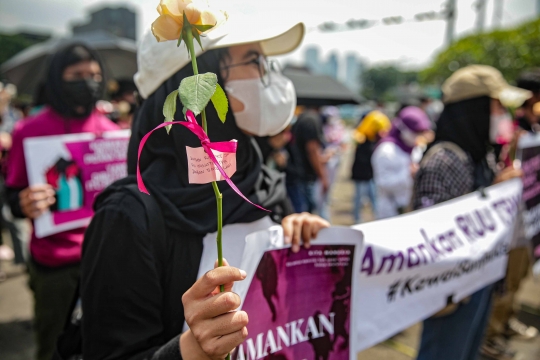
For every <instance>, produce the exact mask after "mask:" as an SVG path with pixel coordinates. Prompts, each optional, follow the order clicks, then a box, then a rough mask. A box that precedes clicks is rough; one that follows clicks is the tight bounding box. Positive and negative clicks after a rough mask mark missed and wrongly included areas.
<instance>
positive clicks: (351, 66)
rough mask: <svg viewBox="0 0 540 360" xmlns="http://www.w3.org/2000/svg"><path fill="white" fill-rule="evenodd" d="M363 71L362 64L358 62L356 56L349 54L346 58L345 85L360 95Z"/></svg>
mask: <svg viewBox="0 0 540 360" xmlns="http://www.w3.org/2000/svg"><path fill="white" fill-rule="evenodd" d="M361 70H362V64H361V62H360V61H359V60H358V58H357V57H356V55H355V54H348V55H347V56H346V57H345V79H344V83H345V85H346V86H347V87H348V88H349V89H351V90H352V91H354V92H355V93H358V92H359V91H360V88H361V84H360V74H361Z"/></svg>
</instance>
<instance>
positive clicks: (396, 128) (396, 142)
mask: <svg viewBox="0 0 540 360" xmlns="http://www.w3.org/2000/svg"><path fill="white" fill-rule="evenodd" d="M430 131H431V122H430V120H429V118H428V116H427V115H426V113H425V112H424V111H423V110H422V109H420V108H418V107H416V106H408V107H406V108H404V109H403V110H401V112H400V113H399V114H398V116H397V117H396V118H395V119H394V121H393V122H392V129H391V130H390V132H389V133H388V135H387V136H386V137H385V138H383V139H382V140H381V141H380V142H379V144H378V145H377V148H376V149H375V151H374V153H373V156H372V158H371V165H372V167H373V180H374V182H375V186H376V189H377V213H376V217H377V219H385V218H389V217H392V216H396V215H399V214H401V213H403V212H404V210H405V209H406V208H407V206H408V205H409V203H410V200H411V196H412V186H413V177H412V175H411V164H412V162H411V153H412V151H413V149H414V147H415V146H416V145H417V144H418V142H419V140H420V139H423V138H425V137H426V136H425V135H426V134H428V133H429V132H430Z"/></svg>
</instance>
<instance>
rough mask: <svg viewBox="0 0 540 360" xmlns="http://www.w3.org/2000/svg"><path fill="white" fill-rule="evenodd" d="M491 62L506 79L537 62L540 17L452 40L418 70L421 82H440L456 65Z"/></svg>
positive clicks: (459, 66)
mask: <svg viewBox="0 0 540 360" xmlns="http://www.w3.org/2000/svg"><path fill="white" fill-rule="evenodd" d="M470 64H483V65H491V66H493V67H495V68H497V69H499V70H500V71H501V72H502V73H503V75H504V76H505V77H506V78H507V79H508V80H513V79H515V78H516V77H517V76H518V75H519V74H520V73H521V72H522V71H524V70H526V69H527V68H531V67H538V66H540V19H538V20H535V21H531V22H527V23H525V24H523V25H521V26H519V27H518V28H515V29H511V30H499V31H493V32H491V33H484V34H478V35H470V36H467V37H465V38H463V39H461V40H459V41H456V42H455V43H453V44H452V45H451V46H450V47H448V48H447V49H446V50H444V51H443V52H441V53H440V54H439V55H437V57H436V58H435V61H433V63H432V64H431V66H429V67H428V68H426V69H424V70H422V71H421V72H420V74H419V80H420V81H421V82H423V83H430V84H441V83H442V82H443V81H444V80H445V79H447V78H448V77H449V76H450V75H451V74H452V73H453V72H454V71H456V70H457V69H459V68H461V67H464V66H467V65H470Z"/></svg>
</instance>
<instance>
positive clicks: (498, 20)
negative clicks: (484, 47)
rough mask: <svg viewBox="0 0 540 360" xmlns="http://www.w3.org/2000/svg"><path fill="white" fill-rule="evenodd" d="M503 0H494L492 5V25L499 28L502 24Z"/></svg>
mask: <svg viewBox="0 0 540 360" xmlns="http://www.w3.org/2000/svg"><path fill="white" fill-rule="evenodd" d="M503 10H504V0H495V3H494V7H493V27H494V28H500V27H501V25H502V19H503Z"/></svg>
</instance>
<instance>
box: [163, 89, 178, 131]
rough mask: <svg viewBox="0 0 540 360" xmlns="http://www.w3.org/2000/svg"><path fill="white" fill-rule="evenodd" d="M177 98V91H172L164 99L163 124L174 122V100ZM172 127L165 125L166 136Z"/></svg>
mask: <svg viewBox="0 0 540 360" xmlns="http://www.w3.org/2000/svg"><path fill="white" fill-rule="evenodd" d="M177 97H178V90H174V91H173V92H171V93H170V94H169V95H167V98H166V99H165V104H163V116H165V121H164V122H171V121H173V120H174V114H175V113H176V98H177ZM171 127H172V125H167V126H166V127H165V129H167V134H168V133H169V131H171Z"/></svg>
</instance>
